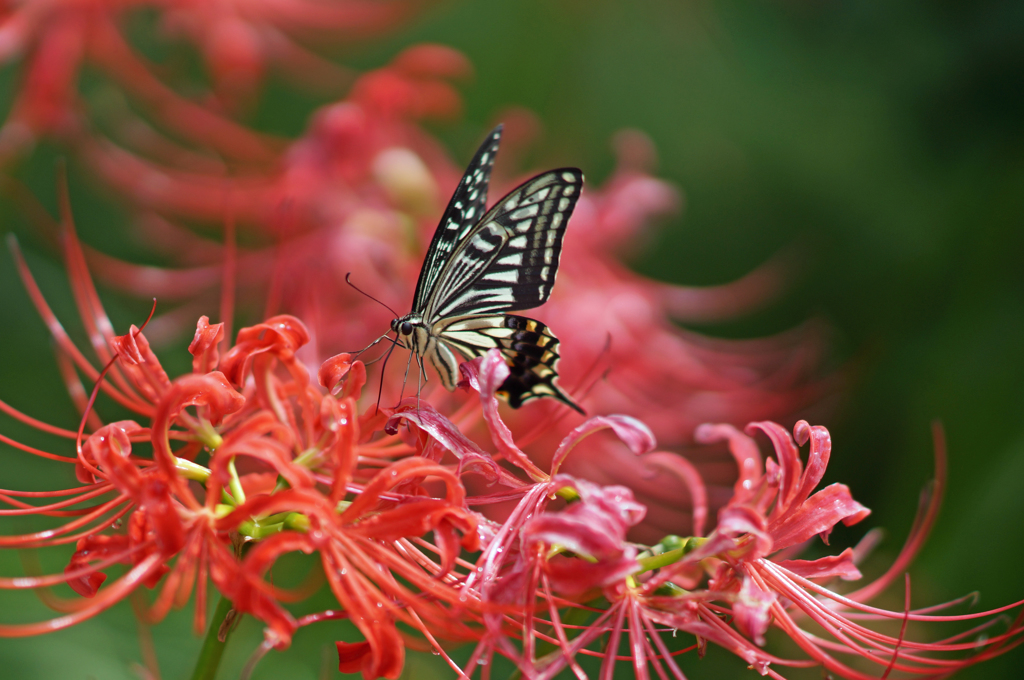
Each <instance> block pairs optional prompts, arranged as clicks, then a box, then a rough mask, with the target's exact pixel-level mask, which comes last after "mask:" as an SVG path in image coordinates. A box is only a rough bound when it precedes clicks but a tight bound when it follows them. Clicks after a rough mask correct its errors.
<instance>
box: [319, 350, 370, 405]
mask: <svg viewBox="0 0 1024 680" xmlns="http://www.w3.org/2000/svg"><path fill="white" fill-rule="evenodd" d="M316 377H317V381H318V382H319V383H320V385H321V386H323V387H325V388H327V390H328V391H329V392H330V393H331V394H338V395H340V396H342V397H352V398H353V399H358V398H359V396H360V395H361V394H362V392H363V386H364V385H366V366H365V365H364V364H363V362H361V361H353V359H352V355H351V354H349V353H348V352H342V353H341V354H336V355H334V356H333V357H331V358H330V359H328V360H327V361H325V362H323V363H322V364H320V370H318V371H317V374H316Z"/></svg>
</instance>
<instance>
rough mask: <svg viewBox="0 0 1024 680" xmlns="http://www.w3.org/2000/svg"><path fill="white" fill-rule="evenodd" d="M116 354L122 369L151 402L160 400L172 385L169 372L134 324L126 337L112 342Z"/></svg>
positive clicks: (117, 338)
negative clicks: (168, 375)
mask: <svg viewBox="0 0 1024 680" xmlns="http://www.w3.org/2000/svg"><path fill="white" fill-rule="evenodd" d="M111 344H112V345H113V349H114V352H115V353H116V354H117V355H118V358H119V359H120V360H121V367H122V368H123V370H124V372H125V374H126V375H127V376H128V378H129V379H130V380H131V381H132V384H133V385H134V386H135V388H136V389H138V390H139V391H140V392H142V394H144V395H145V396H146V398H147V399H149V400H150V401H151V402H154V403H155V402H156V401H158V400H159V399H160V395H161V394H162V393H163V391H164V390H165V389H167V387H168V386H170V384H171V379H170V378H168V377H167V372H166V371H164V367H163V366H161V365H160V360H159V359H157V357H156V354H154V353H153V350H152V349H150V347H149V341H148V340H146V337H145V336H144V335H143V334H142V331H140V330H139V329H138V328H136V327H135V325H134V324H132V327H131V329H130V330H129V331H128V333H126V334H124V335H119V336H117V337H116V338H114V340H113V341H112V342H111Z"/></svg>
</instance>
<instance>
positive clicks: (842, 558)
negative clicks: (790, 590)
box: [775, 548, 861, 581]
mask: <svg viewBox="0 0 1024 680" xmlns="http://www.w3.org/2000/svg"><path fill="white" fill-rule="evenodd" d="M775 564H777V565H779V566H780V567H782V568H783V569H788V570H789V571H791V572H793V573H794V574H796V575H798V576H803V577H804V578H822V579H827V578H835V577H836V576H838V577H839V578H841V579H843V580H844V581H856V580H857V579H859V578H860V577H861V573H860V570H858V569H857V566H856V565H855V564H854V563H853V548H847V549H846V550H844V551H843V552H841V553H839V554H838V555H829V556H828V557H822V558H819V559H816V560H782V561H781V562H776V563H775Z"/></svg>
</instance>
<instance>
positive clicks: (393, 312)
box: [345, 272, 401, 319]
mask: <svg viewBox="0 0 1024 680" xmlns="http://www.w3.org/2000/svg"><path fill="white" fill-rule="evenodd" d="M351 276H352V272H345V283H347V284H348V285H350V286H352V288H353V289H354V290H355V291H356V292H357V293H360V294H362V295H365V296H366V297H368V298H370V299H371V300H373V301H374V302H376V303H377V304H378V305H380V306H382V307H384V309H386V310H388V311H389V312H391V313H392V314H394V315H395V318H396V319H397V318H398V317H399V316H401V315H400V314H399V313H398V312H396V311H395V310H393V309H391V308H390V307H388V306H387V305H386V304H384V303H383V302H381V301H380V300H378V299H377V298H375V297H373V296H372V295H370V294H369V293H367V292H366V291H364V290H361V289H360V288H359V287H358V286H357V285H356V284H354V283H352V282H351V281H349V278H350V277H351Z"/></svg>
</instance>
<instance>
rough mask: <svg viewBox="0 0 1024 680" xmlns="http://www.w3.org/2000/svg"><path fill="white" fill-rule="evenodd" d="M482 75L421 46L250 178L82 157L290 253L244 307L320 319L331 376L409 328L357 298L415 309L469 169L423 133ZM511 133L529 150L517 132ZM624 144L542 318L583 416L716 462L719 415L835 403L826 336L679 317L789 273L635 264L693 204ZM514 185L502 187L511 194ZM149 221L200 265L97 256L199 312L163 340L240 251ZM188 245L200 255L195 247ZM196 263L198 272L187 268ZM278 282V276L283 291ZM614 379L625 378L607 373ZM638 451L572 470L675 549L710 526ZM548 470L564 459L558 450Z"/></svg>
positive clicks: (725, 303) (183, 208)
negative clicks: (350, 354) (716, 279)
mask: <svg viewBox="0 0 1024 680" xmlns="http://www.w3.org/2000/svg"><path fill="white" fill-rule="evenodd" d="M468 68H469V66H468V64H466V62H465V60H464V59H463V58H462V57H461V56H460V55H458V54H457V53H455V52H453V51H451V50H448V49H445V48H442V47H438V46H419V47H416V48H412V49H410V50H408V51H406V52H403V53H402V54H400V55H399V56H398V57H396V58H395V59H394V60H393V62H392V63H391V64H390V65H388V66H386V67H384V68H382V69H378V70H377V71H374V72H371V73H368V74H366V75H364V76H362V77H360V78H359V79H358V80H357V81H356V83H355V84H354V85H353V87H352V89H351V91H350V93H349V95H348V97H347V98H346V100H345V101H343V102H341V103H338V104H334V105H332V106H329V107H326V108H324V109H322V110H321V111H319V112H317V113H316V114H315V115H314V116H313V118H312V121H311V123H310V126H309V129H308V131H307V133H306V135H305V136H304V137H303V138H302V139H300V140H299V141H297V142H296V143H295V144H293V145H292V147H291V148H290V149H289V150H288V152H287V153H286V154H285V155H284V156H283V158H282V161H281V165H280V168H279V170H278V171H276V172H269V173H268V172H264V173H255V174H252V175H249V176H247V177H246V178H245V179H244V180H243V179H229V178H223V177H211V176H210V175H209V174H208V173H204V172H199V171H197V170H196V169H194V168H189V167H185V166H183V165H181V164H177V165H175V164H171V163H168V164H156V163H154V162H152V161H147V160H143V159H142V158H140V157H138V156H135V155H132V154H130V153H129V152H128V151H127V150H125V149H117V148H114V147H112V146H110V145H108V144H106V143H102V144H101V143H99V142H97V143H95V144H89V145H86V146H85V147H83V149H84V150H85V154H86V158H87V159H88V160H89V162H90V163H91V164H92V165H93V167H95V168H96V169H97V170H98V172H99V174H100V175H101V176H102V177H104V178H105V179H106V180H107V181H108V182H110V183H111V184H112V185H113V186H115V187H116V188H118V190H119V191H120V192H121V193H122V194H123V195H126V196H131V197H134V199H135V200H136V202H137V203H138V204H139V205H140V206H142V207H144V208H146V209H152V210H156V211H158V212H160V213H161V214H164V215H170V216H176V217H182V218H186V219H194V220H200V221H206V222H218V221H220V220H221V219H222V217H223V215H224V212H225V205H226V204H228V205H229V206H230V207H229V208H228V209H229V210H231V211H233V214H234V216H235V217H236V218H237V220H238V222H239V226H240V228H245V229H250V230H255V231H257V232H258V233H259V234H260V235H261V236H262V237H264V238H265V239H269V240H271V241H272V242H273V245H272V246H268V247H265V248H260V249H255V250H243V251H242V252H241V254H240V256H239V262H240V263H241V266H240V267H239V272H240V280H239V285H240V286H241V289H242V291H243V294H246V295H249V296H252V295H257V296H259V297H262V298H264V299H266V300H267V308H268V310H269V311H270V312H277V311H280V310H283V311H287V312H288V313H292V314H295V315H297V316H299V317H300V318H303V319H306V320H310V321H311V325H310V330H311V335H312V337H313V345H314V346H313V347H312V349H311V351H310V352H309V353H308V354H307V355H306V356H307V357H308V360H309V361H310V363H311V364H315V362H316V361H317V360H318V359H319V358H320V357H322V356H323V355H326V354H328V353H332V352H335V351H338V350H351V349H352V348H355V347H360V346H363V345H365V344H366V343H367V342H369V341H370V340H372V339H373V338H375V337H378V336H379V335H380V333H381V332H382V331H383V330H387V328H388V324H389V322H390V320H391V319H392V318H393V317H394V315H395V312H392V311H389V309H387V308H386V307H384V306H382V305H379V304H377V303H376V302H374V301H372V300H370V299H369V298H367V297H364V296H363V295H360V294H359V293H357V292H356V291H354V290H353V289H352V288H350V287H349V286H347V285H346V284H345V277H346V274H348V273H351V278H352V280H353V281H355V282H356V283H357V285H359V286H360V288H362V289H364V290H367V291H370V292H371V293H372V295H373V296H374V297H375V298H377V299H379V300H381V301H382V302H384V303H385V304H386V305H389V306H390V307H391V308H393V309H394V310H397V312H398V313H400V312H402V311H404V310H406V309H407V308H408V304H409V300H410V298H411V293H412V290H413V287H414V285H415V281H416V278H417V276H418V273H419V266H420V264H421V262H422V258H423V252H424V250H425V248H426V245H427V244H428V243H429V239H430V236H431V234H432V232H433V229H434V227H435V226H436V223H437V218H438V211H439V210H440V207H441V205H442V204H443V201H442V198H443V197H444V196H446V195H447V192H448V191H449V190H450V189H451V188H452V187H454V185H455V184H456V182H457V180H458V177H459V174H458V167H457V165H456V164H454V163H453V162H451V161H450V160H449V159H448V158H447V157H446V155H445V154H444V152H443V151H442V150H441V149H440V148H439V145H438V144H437V143H436V142H435V141H434V140H433V139H432V138H430V137H429V136H428V135H426V134H425V133H424V132H423V131H422V130H421V129H420V127H419V125H418V122H419V120H420V119H422V118H424V117H428V116H434V117H437V116H452V115H454V114H455V113H456V112H457V110H458V107H459V98H458V94H457V92H456V91H455V89H454V88H453V87H452V86H451V85H450V83H449V80H450V79H451V78H452V77H455V76H458V75H461V74H463V73H465V72H467V71H468ZM512 127H513V128H514V127H515V126H514V125H513V126H512ZM508 137H509V138H510V140H511V142H512V143H513V144H514V143H515V139H516V137H517V133H516V132H515V130H514V129H511V130H510V134H509V135H508ZM617 147H618V152H619V158H620V161H619V169H618V170H617V171H616V173H615V175H614V176H613V178H612V179H611V180H610V181H609V182H608V184H607V185H606V186H604V187H601V188H599V189H593V188H589V187H588V189H587V191H586V192H585V193H584V195H583V196H582V198H581V199H580V202H579V204H578V206H577V209H576V211H575V213H574V217H573V218H572V225H571V226H570V228H569V232H568V235H567V238H566V242H565V257H564V258H563V263H562V265H561V271H560V275H559V284H558V286H556V289H555V292H554V294H553V296H552V299H551V300H550V301H549V303H548V304H547V305H546V306H545V307H543V308H541V309H539V310H537V312H536V314H535V315H536V316H537V317H538V318H539V319H540V320H542V321H557V323H555V326H554V330H555V332H556V333H557V334H558V336H559V337H560V338H561V341H562V354H563V356H564V360H563V361H562V362H561V365H560V371H561V373H562V375H563V380H562V383H563V384H564V385H567V386H568V387H569V388H571V389H574V390H575V391H576V392H577V393H582V394H583V395H584V397H583V398H584V401H585V404H584V405H585V406H587V405H589V408H591V409H592V410H594V411H596V412H618V413H628V414H631V415H634V416H637V417H640V416H642V417H643V418H644V420H645V422H647V423H648V424H649V425H650V427H651V429H652V430H653V432H654V433H655V434H656V435H657V437H658V440H659V441H661V442H663V445H664V446H665V447H666V448H668V449H671V450H675V451H677V452H683V451H687V452H693V453H695V452H696V451H697V450H698V449H700V447H695V446H694V442H693V440H692V435H691V433H692V431H693V428H694V427H695V426H696V425H697V424H699V423H701V422H706V421H726V422H735V423H742V422H748V421H750V420H759V419H765V418H786V417H789V416H790V414H791V413H793V412H794V411H795V410H796V409H797V408H799V407H802V406H804V405H807V404H811V403H813V402H815V401H817V400H819V399H820V398H821V397H822V396H823V395H824V394H825V393H826V392H827V391H828V390H830V389H832V388H833V387H834V383H835V382H836V381H835V380H834V379H821V377H820V370H819V368H820V357H821V354H822V348H821V341H820V337H819V336H818V335H817V334H816V333H815V332H814V331H813V329H812V328H810V327H808V328H805V329H800V330H798V331H794V332H791V333H787V334H783V335H780V336H777V337H774V338H765V339H758V340H749V341H724V340H711V339H708V338H704V337H700V336H698V335H696V334H693V333H687V332H684V331H682V330H680V329H679V328H678V327H677V326H676V325H675V320H676V319H683V320H685V319H705V320H706V319H709V318H716V319H721V318H726V317H729V316H734V315H736V314H739V313H742V312H744V311H746V310H749V309H751V308H753V307H756V306H757V305H759V304H761V303H762V302H763V301H764V300H765V299H767V298H770V297H771V296H772V295H774V293H775V291H777V290H778V288H779V287H780V285H781V284H782V282H783V281H784V279H785V276H784V271H783V267H782V263H781V261H779V262H775V263H772V264H770V265H767V266H766V267H764V268H762V269H761V270H758V271H756V272H754V273H752V274H751V275H749V276H748V277H746V278H744V279H742V280H740V281H738V282H736V283H734V284H730V285H727V286H722V287H718V288H709V289H703V290H699V289H692V288H684V287H679V286H671V285H667V284H662V283H659V282H655V281H652V280H650V279H646V278H644V277H640V276H638V275H636V274H634V273H631V272H629V271H628V269H626V268H625V267H624V266H623V265H622V263H621V261H620V255H621V252H622V250H623V249H624V245H625V244H626V243H630V242H635V241H637V240H638V239H639V238H640V237H641V236H642V234H643V233H644V232H646V231H648V230H649V228H650V225H651V223H652V222H654V221H655V220H656V219H657V218H659V217H662V216H664V215H666V214H669V213H672V212H674V211H676V210H677V209H678V206H679V203H680V201H679V197H678V194H677V192H676V190H675V189H674V188H672V187H671V186H669V185H668V184H667V183H665V182H663V181H661V180H658V179H656V178H654V177H652V176H651V174H650V173H651V167H652V165H653V162H654V161H653V151H652V148H651V145H650V143H649V142H648V141H646V140H645V139H644V138H643V137H642V136H641V135H639V134H637V133H630V134H625V135H622V136H620V138H619V139H618V142H617ZM513 151H514V149H513ZM510 179H511V178H509V177H508V176H507V175H506V176H505V177H501V176H500V167H499V177H497V178H496V182H495V183H496V184H507V183H509V180H510ZM499 192H500V186H499V187H496V188H495V191H494V193H495V194H498V193H499ZM142 225H143V226H142V228H144V229H148V230H150V231H149V234H150V235H151V236H152V238H151V239H150V240H152V241H153V242H157V243H159V242H163V243H166V244H168V254H169V255H170V256H171V257H172V258H173V257H178V258H179V261H180V262H181V264H182V265H184V266H187V267H189V268H188V269H183V270H178V271H167V272H163V274H162V276H160V277H159V278H156V277H154V276H153V274H154V272H153V270H152V269H151V268H146V269H142V268H139V267H135V266H133V265H129V264H126V263H121V262H116V261H113V260H112V259H110V258H107V257H104V256H101V255H99V254H93V255H92V257H93V258H94V260H95V261H96V262H97V265H99V267H98V268H99V269H100V270H101V271H102V272H105V277H106V281H107V282H108V283H111V284H113V285H115V286H118V287H121V288H126V289H129V290H136V291H137V290H140V289H141V288H142V287H145V286H144V284H143V281H153V280H158V281H160V284H159V285H158V286H157V287H155V288H154V287H152V286H148V287H145V288H146V290H147V291H148V292H150V293H152V294H156V295H158V296H159V297H161V298H162V299H184V300H188V301H189V302H188V303H187V304H185V305H184V306H182V307H181V308H180V309H179V310H177V311H176V312H175V313H174V314H172V315H171V316H168V317H166V318H163V319H157V320H156V321H155V322H154V326H153V332H154V333H156V334H158V335H163V334H165V333H167V332H168V331H173V332H177V331H178V330H179V329H180V324H181V323H182V322H183V321H184V320H185V319H190V318H194V317H195V316H196V315H197V313H198V312H199V310H201V309H202V308H203V306H204V305H208V304H210V303H211V302H212V301H213V300H214V299H215V295H216V286H217V283H218V280H219V265H217V264H216V263H219V262H221V261H222V259H223V257H224V252H223V250H222V248H221V246H219V245H215V244H212V243H209V242H205V241H201V240H200V239H198V238H197V237H195V236H194V235H190V234H188V232H187V230H185V229H182V228H180V227H177V226H175V225H174V224H173V223H171V222H169V221H167V220H165V219H164V218H162V217H160V218H156V217H150V218H148V219H147V220H145V221H144V222H143V223H142ZM182 242H187V243H189V244H190V247H188V248H185V249H182V248H181V247H180V243H182ZM171 244H173V245H171ZM182 252H187V253H188V256H187V257H188V260H182V259H180V255H179V254H180V253H182ZM268 270H269V271H271V272H273V275H272V280H271V281H270V284H269V290H267V280H266V278H267V277H266V276H265V272H266V271H268ZM189 323H190V321H189ZM601 373H606V375H605V377H604V378H603V379H600V380H598V379H597V376H598V375H600V374H601ZM434 382H436V381H434ZM384 385H385V392H384V397H383V403H389V402H390V403H395V402H397V401H398V400H399V399H400V396H399V395H400V392H399V389H400V387H399V386H400V383H399V382H398V381H397V380H385V381H384ZM391 385H393V386H395V387H394V389H393V391H389V390H388V386H391ZM428 386H429V387H433V385H432V384H428ZM425 400H427V401H430V402H431V403H434V404H435V405H436V406H438V407H440V408H442V409H444V408H446V405H447V404H448V403H449V400H452V401H453V403H456V404H457V403H460V402H461V398H460V397H458V396H456V397H450V396H449V395H447V394H446V393H444V392H443V391H434V392H429V391H428V392H427V393H426V395H425ZM529 410H533V411H542V412H544V414H545V415H544V417H545V418H555V417H559V418H561V417H566V418H570V419H574V418H577V417H576V416H574V415H571V414H562V413H561V412H560V411H558V410H557V407H554V406H553V405H551V404H543V403H542V404H540V405H532V406H531V407H530V409H529ZM535 422H536V416H535V415H534V414H528V415H526V416H524V418H523V419H520V418H518V417H511V418H510V426H511V427H512V429H513V430H514V431H516V432H518V433H522V434H521V436H520V439H523V440H525V441H528V442H529V441H533V440H535V439H536V438H537V437H538V436H540V435H541V434H542V432H543V428H537V427H534V423H535ZM570 422H571V423H573V424H576V423H580V422H582V418H578V419H576V420H572V421H570ZM556 445H557V441H556V440H551V439H542V440H540V441H537V442H536V444H535V445H534V446H533V447H531V449H530V450H531V455H537V456H543V453H534V451H537V452H543V451H548V452H550V451H552V450H554V448H555V446H556ZM624 455H625V454H623V453H622V452H621V451H618V450H616V449H615V448H614V447H612V448H608V447H605V448H604V450H601V451H600V452H598V451H597V450H596V449H595V452H594V453H593V454H592V455H590V456H586V457H583V456H580V457H576V458H574V460H573V461H572V462H571V464H570V469H569V471H571V472H572V473H574V474H576V475H582V476H586V477H588V478H590V479H594V480H599V481H602V482H609V483H610V482H611V481H613V480H614V481H617V482H622V483H625V484H627V485H628V486H629V487H630V488H632V489H634V491H635V493H637V497H638V499H640V500H641V501H643V502H644V503H645V505H648V506H649V507H650V509H651V512H650V513H649V515H648V519H647V520H646V522H645V523H644V525H643V526H642V527H638V529H637V530H635V531H634V536H635V537H636V538H642V539H644V540H650V541H654V540H657V537H658V536H660V535H663V534H664V533H665V532H667V531H674V530H678V527H679V526H680V522H681V521H685V520H687V519H692V512H693V505H694V503H693V499H691V498H689V497H688V496H687V495H686V494H682V495H680V494H675V493H671V492H667V491H666V490H667V489H668V488H669V484H671V483H672V480H673V477H672V476H671V475H669V473H665V472H660V471H656V470H647V469H638V468H637V467H636V466H632V465H630V464H629V461H628V459H627V458H624V457H623V456H624ZM703 456H704V458H705V459H706V460H701V461H700V463H699V467H700V469H701V472H702V473H703V474H704V476H705V481H706V484H707V490H708V492H709V494H708V498H709V499H710V501H711V503H712V506H713V507H718V505H719V504H720V503H722V502H724V500H725V499H727V498H728V490H729V485H730V484H731V483H732V481H733V479H734V471H733V469H732V468H731V466H730V465H729V462H728V458H727V456H726V454H725V452H724V450H723V449H721V447H719V448H718V449H715V450H714V451H713V452H711V453H707V452H704V454H703ZM537 462H538V463H539V464H541V466H544V465H545V464H546V461H544V460H543V458H542V457H538V458H537ZM624 475H625V478H624V477H623V476H624Z"/></svg>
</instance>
